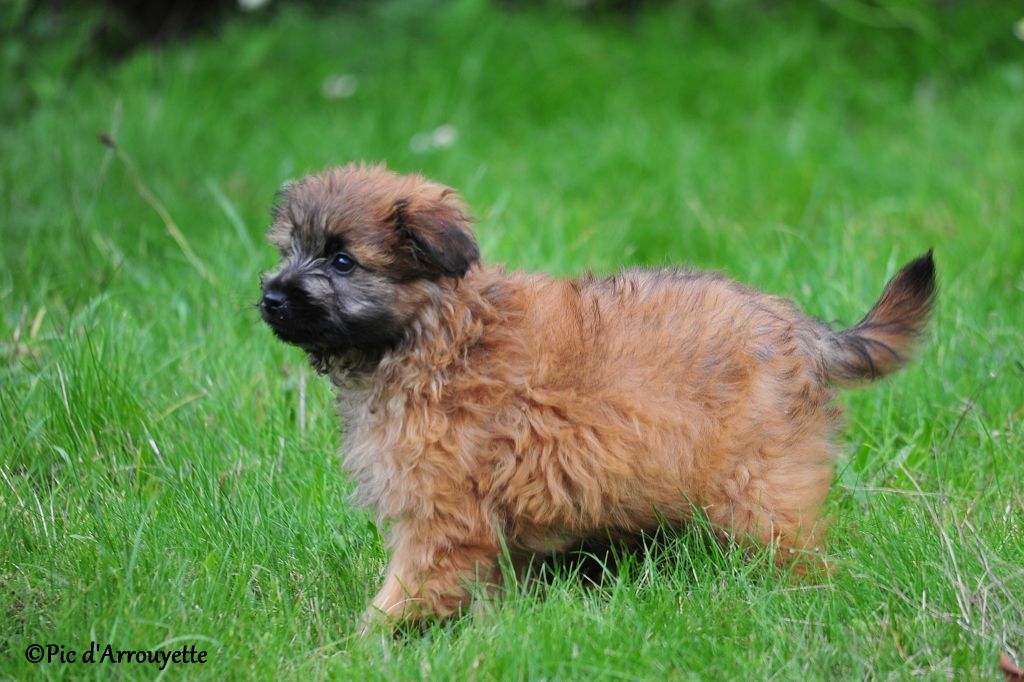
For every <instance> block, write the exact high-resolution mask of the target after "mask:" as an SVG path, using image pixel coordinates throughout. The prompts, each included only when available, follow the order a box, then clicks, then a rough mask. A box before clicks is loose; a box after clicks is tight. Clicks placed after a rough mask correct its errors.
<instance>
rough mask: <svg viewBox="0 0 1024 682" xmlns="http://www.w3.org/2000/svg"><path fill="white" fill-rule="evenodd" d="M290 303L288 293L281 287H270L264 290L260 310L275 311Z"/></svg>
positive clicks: (265, 311) (265, 312)
mask: <svg viewBox="0 0 1024 682" xmlns="http://www.w3.org/2000/svg"><path fill="white" fill-rule="evenodd" d="M286 305H288V295H287V294H285V293H284V292H283V291H281V290H279V289H268V290H265V291H264V292H263V298H262V299H261V300H260V310H262V311H263V312H264V314H267V313H275V312H278V311H279V310H281V309H282V308H284V307H285V306H286Z"/></svg>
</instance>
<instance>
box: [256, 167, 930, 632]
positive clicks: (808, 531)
mask: <svg viewBox="0 0 1024 682" xmlns="http://www.w3.org/2000/svg"><path fill="white" fill-rule="evenodd" d="M334 174H340V175H341V176H342V177H340V178H336V177H334ZM324 177H326V178H327V180H324V179H323V178H324ZM331 178H334V179H333V180H331ZM304 182H307V183H308V182H310V181H309V180H307V181H304ZM342 186H344V187H348V188H351V187H356V188H357V190H356V192H355V194H354V195H352V197H351V199H350V200H348V201H346V200H345V196H346V193H347V192H349V190H347V189H344V188H343V189H341V190H339V187H342ZM311 187H312V188H311ZM438 188H439V186H437V185H434V184H432V183H427V182H426V181H423V180H421V179H419V178H415V177H413V178H403V177H401V176H397V175H394V174H391V173H387V172H386V171H384V170H383V168H381V167H373V168H366V167H361V166H360V167H356V166H349V167H346V168H343V169H339V170H335V171H332V172H330V173H328V174H327V175H326V176H321V177H320V178H318V179H315V180H314V186H310V185H307V186H306V187H305V188H304V189H301V190H300V191H299V194H297V195H296V194H293V196H292V201H293V202H298V203H299V204H302V205H303V206H304V208H305V210H307V211H308V210H310V209H311V208H312V207H315V206H319V207H320V208H321V209H322V208H323V206H324V205H331V206H334V205H335V204H337V205H338V207H337V208H334V209H332V210H331V211H326V210H322V211H321V220H322V221H323V222H322V224H321V225H319V226H313V227H310V228H308V229H311V230H313V231H314V232H316V233H317V234H319V233H320V232H328V233H329V232H338V233H344V234H345V235H347V236H348V237H349V243H350V244H351V245H352V246H351V248H352V250H353V252H354V253H355V255H356V257H357V258H359V257H362V258H364V259H365V260H367V261H370V262H373V263H374V264H375V265H377V266H378V267H383V268H389V267H396V264H397V263H399V262H400V258H399V257H398V256H394V255H393V254H394V253H395V252H396V251H400V250H401V249H402V248H404V247H402V246H401V245H400V244H399V243H398V242H397V241H396V238H395V236H394V234H393V233H394V231H395V227H394V225H393V224H391V223H389V221H390V220H391V219H392V218H391V213H392V207H393V205H394V203H395V201H396V200H397V201H402V202H405V203H406V205H408V204H410V203H413V204H415V203H419V204H424V205H433V206H434V208H432V209H431V210H435V211H436V210H441V209H442V208H443V207H444V203H445V202H448V201H452V202H457V199H456V198H455V197H454V195H453V194H452V193H451V192H450V191H449V190H443V189H438ZM410 192H411V193H412V196H411V197H410V196H408V195H409V193H410ZM287 202H288V199H287V198H286V206H285V207H284V208H283V209H282V211H283V213H282V215H283V214H286V213H288V212H289V211H291V212H293V213H296V212H299V211H301V210H302V208H301V207H295V206H288V205H287ZM338 202H341V203H338ZM432 202H433V203H432ZM437 202H440V204H438V203H437ZM439 205H440V207H441V208H439ZM453 206H456V207H458V210H459V211H461V210H462V209H461V204H458V203H454V204H453ZM324 216H327V217H324ZM330 216H334V217H333V218H332V217H330ZM460 216H461V214H460ZM293 218H294V220H291V219H287V220H282V219H281V217H280V216H279V220H278V223H277V224H276V226H275V227H274V228H273V233H272V234H273V238H274V241H275V242H276V243H278V244H279V245H280V246H282V247H283V248H285V249H287V248H288V247H289V245H291V244H292V242H293V240H294V239H295V236H294V235H293V231H294V230H299V229H307V228H305V227H300V225H299V223H300V221H301V217H299V216H293ZM459 219H460V220H462V221H463V225H462V226H464V219H463V218H461V217H460V218H459ZM467 229H468V228H467ZM397 274H398V275H399V276H396V284H395V285H394V286H395V291H394V292H391V293H389V294H388V297H389V300H390V303H389V305H391V306H393V307H394V308H395V309H396V310H397V311H399V312H398V315H399V317H400V318H401V319H402V321H403V324H404V325H405V330H406V331H405V337H404V339H405V340H404V341H403V342H402V343H401V344H399V345H398V346H397V347H395V348H391V349H388V350H386V351H384V352H383V353H382V354H381V355H380V357H379V358H374V362H372V363H370V364H369V365H367V364H366V363H362V362H355V363H354V362H350V361H346V358H345V356H344V354H341V355H339V357H338V358H335V359H334V361H333V362H331V363H329V365H328V366H329V368H330V369H329V372H330V377H331V380H332V382H333V384H334V386H335V388H336V389H337V393H338V404H339V405H340V412H341V416H342V418H343V421H344V425H345V429H344V437H343V443H342V453H343V455H344V461H345V468H346V469H347V470H348V471H349V473H350V474H351V476H352V478H353V480H354V481H355V484H356V490H355V497H356V499H357V500H358V501H359V502H360V503H362V504H364V505H366V506H367V507H369V508H370V509H372V510H373V512H374V513H375V514H376V518H377V520H378V521H379V522H380V524H381V526H382V528H383V529H384V532H385V535H386V537H387V546H388V549H389V551H390V553H391V563H390V565H389V567H388V569H387V571H386V575H385V579H384V585H383V587H382V588H381V590H380V592H379V594H378V595H377V596H376V598H375V599H374V600H373V604H372V606H371V608H370V611H369V613H368V620H373V619H374V618H380V617H382V616H386V617H387V618H388V619H391V620H393V621H398V620H403V619H408V618H416V617H420V616H424V615H432V614H437V615H447V614H451V613H455V612H457V611H459V610H460V609H462V608H464V607H465V606H466V605H467V604H468V600H469V596H470V593H471V591H472V588H471V585H472V584H473V583H478V584H483V585H495V584H496V583H497V581H498V573H497V569H496V562H497V560H498V558H499V556H500V554H501V552H502V547H503V545H504V546H506V547H508V548H509V549H510V550H511V551H512V552H513V553H514V554H520V555H522V554H527V555H528V554H529V553H532V552H548V551H552V550H558V549H562V548H565V547H566V546H567V545H568V544H569V543H571V542H576V541H578V540H579V539H581V538H586V537H588V536H594V535H600V534H603V533H605V532H607V531H612V532H625V533H631V532H638V531H642V530H650V529H652V528H654V527H656V526H657V524H658V523H659V522H661V521H668V522H670V523H682V522H685V521H686V520H687V519H689V518H690V517H691V515H692V513H693V511H694V509H702V510H704V512H706V514H707V516H708V517H709V518H710V520H711V521H712V522H713V523H714V524H715V525H716V527H718V528H720V529H722V531H723V533H725V534H728V535H730V536H735V537H741V538H748V537H749V538H755V539H757V540H759V541H760V542H765V543H769V542H777V543H779V544H780V545H781V547H782V548H783V550H790V549H791V550H795V551H799V550H804V549H806V548H813V547H816V546H817V542H818V539H819V536H820V533H821V531H822V530H823V523H822V522H821V518H820V509H821V505H822V502H823V500H824V499H825V496H826V494H827V492H828V488H829V485H830V482H831V478H832V462H833V456H834V453H835V451H836V444H835V442H834V441H833V434H834V432H835V430H836V428H837V426H838V424H839V410H838V409H837V408H836V407H834V406H831V405H830V404H829V401H830V400H831V399H832V398H833V396H834V390H833V388H832V387H831V381H830V367H831V365H830V362H832V360H830V357H831V356H830V353H831V355H832V356H834V355H836V354H838V353H839V352H840V351H839V350H836V349H838V348H841V347H842V343H840V342H838V341H836V340H835V339H836V337H837V334H836V333H833V332H832V331H831V330H830V329H829V328H828V327H827V326H825V325H823V324H822V323H820V322H818V321H816V320H813V319H811V318H808V317H806V316H804V315H803V314H802V313H801V312H800V310H799V309H798V308H797V307H796V306H795V305H793V304H792V303H790V302H788V301H786V300H783V299H780V298H777V297H773V296H769V295H765V294H761V293H758V292H756V291H753V290H750V289H748V288H746V287H743V286H741V285H739V284H736V283H735V282H732V281H730V280H728V279H726V278H724V277H721V276H718V275H714V274H708V273H701V272H687V271H679V270H672V269H663V270H628V271H624V272H622V273H620V274H618V275H616V276H614V277H611V278H607V279H595V278H593V277H585V278H582V279H576V280H557V279H553V278H551V277H548V276H546V275H540V274H524V273H512V274H506V273H505V272H503V270H502V269H501V268H500V267H493V266H484V265H479V264H477V265H474V266H472V267H471V268H470V269H469V271H468V272H467V273H466V274H465V276H463V277H461V278H459V277H449V276H445V275H441V276H435V277H415V278H412V279H409V280H406V279H405V278H404V277H403V276H401V274H402V273H397ZM927 307H928V306H924V307H923V314H926V313H927ZM918 328H919V327H915V329H918ZM908 338H909V337H908ZM889 340H890V341H892V339H889ZM901 348H902V346H901ZM830 349H831V350H830Z"/></svg>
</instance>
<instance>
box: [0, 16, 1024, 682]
mask: <svg viewBox="0 0 1024 682" xmlns="http://www.w3.org/2000/svg"><path fill="white" fill-rule="evenodd" d="M832 4H833V5H834V7H835V8H837V9H835V8H826V7H815V8H810V9H808V8H806V7H805V8H804V9H805V11H803V12H798V11H797V9H796V8H795V7H793V6H790V5H786V4H780V5H777V6H775V7H774V9H765V7H767V5H764V6H747V5H744V4H736V3H732V4H729V5H726V6H725V9H722V10H720V11H711V10H708V9H707V8H706V6H705V10H704V11H703V12H698V11H696V10H691V9H685V8H684V9H673V8H667V9H659V10H654V11H652V12H650V13H648V14H645V15H643V16H641V17H640V18H638V19H637V20H636V21H633V22H621V21H612V20H609V19H606V18H605V19H600V18H599V19H597V20H583V19H581V18H579V17H575V18H574V17H566V16H561V15H558V14H555V13H553V12H549V11H544V10H536V9H534V10H524V11H519V12H509V13H500V12H498V11H497V10H494V9H489V8H487V7H484V6H480V5H478V4H477V3H475V2H460V3H455V4H452V5H447V6H445V8H444V9H443V10H437V9H435V8H434V6H433V5H431V4H429V3H424V2H419V3H401V4H386V5H383V6H380V7H378V8H376V9H374V10H372V11H368V12H367V13H365V14H363V15H356V14H345V13H342V14H335V15H331V16H329V17H328V18H312V17H309V16H305V15H303V14H302V13H300V12H294V11H283V12H281V13H280V14H279V16H277V17H276V19H275V20H273V21H253V20H249V21H235V22H234V23H232V24H230V25H228V26H227V27H226V29H225V30H224V31H223V33H222V35H220V36H219V37H218V38H216V39H214V38H200V39H196V40H195V41H193V42H190V43H188V44H181V45H177V46H173V47H171V48H168V49H166V50H161V51H153V50H143V51H140V52H138V53H137V54H136V55H134V56H133V57H131V58H130V59H128V60H127V61H125V62H123V63H120V64H117V65H103V64H102V63H100V62H92V63H91V64H90V65H87V66H86V67H85V69H84V71H82V72H81V73H80V74H79V76H78V77H77V78H76V79H75V81H74V82H73V83H72V84H71V85H70V86H69V87H68V90H67V92H66V94H65V95H64V96H63V97H61V98H57V99H53V100H52V101H46V102H43V103H42V104H40V105H39V106H37V107H35V108H34V109H32V110H25V111H22V112H21V113H20V114H19V115H18V116H17V117H16V118H14V119H13V120H11V121H9V122H8V124H7V125H5V127H4V128H3V130H2V132H0V190H2V194H0V231H2V232H0V239H2V241H0V243H2V244H3V247H2V249H0V478H2V480H0V519H2V524H0V609H2V615H3V618H2V624H0V643H2V646H0V675H2V676H5V677H7V676H9V677H11V678H23V677H47V678H57V677H63V676H76V677H93V676H96V677H100V676H107V675H109V674H110V673H113V674H115V675H117V676H119V677H128V678H152V677H155V676H157V675H158V674H159V671H158V670H157V668H155V667H154V666H146V665H142V666H140V665H137V664H133V665H130V666H129V665H121V666H109V665H108V666H106V667H102V666H98V665H97V666H92V667H89V666H85V665H83V664H81V663H63V664H62V663H60V662H58V661H54V662H51V663H41V664H35V665H33V664H30V663H28V662H26V660H25V656H24V651H25V647H26V646H28V644H30V643H33V642H39V643H44V644H45V643H57V644H62V645H64V646H65V647H67V648H70V649H82V648H84V647H87V646H88V643H89V641H91V640H95V641H97V642H99V643H100V644H101V645H103V644H105V643H108V642H109V643H111V644H113V645H114V647H115V648H121V649H129V648H134V649H140V648H141V649H153V648H161V647H168V648H170V647H173V646H181V645H182V644H191V643H194V644H196V645H197V647H198V648H199V649H206V650H207V651H208V662H207V663H206V664H203V665H193V666H174V665H172V666H170V668H169V670H168V672H167V674H168V675H169V676H182V675H184V676H188V677H193V676H196V677H207V678H213V679H231V678H247V677H257V678H266V679H278V678H302V679H308V678H324V677H338V678H357V679H362V678H368V679H373V678H437V679H445V678H457V679H462V678H469V679H526V678H529V679H535V678H536V679H540V678H546V679H568V678H584V677H586V678H598V679H642V678H655V679H660V678H666V677H671V678H683V679H687V678H711V679H743V678H775V679H809V678H810V679H815V678H816V679H835V678H844V679H852V678H903V677H910V676H921V677H925V678H948V677H960V678H979V677H980V678H989V679H992V678H994V677H995V676H996V675H997V674H998V673H996V671H995V665H996V661H997V657H998V652H999V651H1000V650H1007V651H1009V652H1011V654H1013V655H1015V656H1017V657H1018V660H1019V657H1021V656H1022V655H1024V607H1022V601H1021V595H1022V594H1024V571H1022V569H1021V566H1022V565H1024V493H1022V484H1021V481H1022V480H1024V476H1022V474H1024V458H1022V425H1021V423H1022V417H1024V337H1022V330H1024V303H1022V301H1024V193H1022V192H1021V187H1024V155H1022V154H1021V150H1022V149H1024V126H1022V123H1021V122H1022V121H1024V63H1022V62H1021V57H1022V52H1024V44H1022V43H1020V42H1019V41H1016V40H1015V39H1014V38H1013V33H1012V31H1011V23H1012V21H1014V20H1015V19H1017V17H1016V16H1013V15H1012V14H1010V15H1008V14H1007V12H1006V10H1005V8H1001V6H984V5H981V6H979V4H976V3H957V4H954V5H951V6H950V7H947V8H946V9H942V10H934V11H932V10H930V9H928V7H930V6H928V5H921V6H918V5H913V4H911V5H908V6H911V7H915V6H917V7H924V8H925V9H921V10H920V12H919V13H917V14H913V13H911V15H909V16H911V18H912V19H913V21H907V22H904V25H903V26H895V27H892V28H877V27H872V26H869V25H865V24H862V23H858V22H857V21H856V20H855V19H857V18H863V17H861V15H860V14H858V13H857V12H855V11H853V10H857V8H858V7H860V6H859V5H853V4H852V3H851V4H845V3H832ZM851 12H852V14H851ZM851 16H852V18H851ZM871 16H874V15H871ZM893 16H904V15H902V14H899V15H895V14H894V15H893ZM869 18H870V17H869ZM876 23H877V22H876ZM897 23H899V22H897ZM336 74H352V75H354V76H355V77H356V78H357V88H356V91H355V93H354V94H353V95H352V96H351V97H348V98H341V99H329V98H326V97H325V96H324V95H323V94H322V92H321V90H322V84H323V82H324V81H325V79H327V78H329V77H331V76H332V75H336ZM441 125H451V126H453V127H454V129H455V131H456V132H457V139H456V140H455V142H454V144H453V145H451V146H450V147H448V148H443V149H433V150H427V151H426V152H424V153H416V152H414V151H413V150H412V149H411V147H410V140H411V139H412V138H413V137H414V136H415V135H417V134H419V133H424V132H429V131H432V130H435V129H436V128H437V127H438V126H441ZM99 131H108V132H109V133H110V134H111V135H113V136H115V137H116V139H117V140H118V143H119V145H120V149H121V150H122V156H121V157H118V156H116V155H115V154H114V153H113V152H112V151H111V150H109V149H107V148H105V147H104V146H102V145H101V144H100V143H99V142H98V141H97V139H96V135H97V133H98V132H99ZM350 159H379V160H387V161H388V163H389V164H390V166H392V167H393V168H396V169H399V170H402V171H412V170H420V171H423V172H425V173H426V174H428V175H430V176H432V177H435V178H437V179H440V180H442V181H444V182H446V183H448V184H451V185H453V186H455V187H458V188H460V189H461V190H462V191H463V193H464V195H465V196H466V198H467V199H468V201H469V203H470V205H471V206H473V207H474V210H475V212H476V215H477V217H478V224H477V229H478V233H479V236H480V240H481V243H482V247H483V252H484V254H485V257H486V258H487V259H489V260H492V261H503V262H507V263H508V264H509V265H510V266H511V267H514V268H527V269H531V270H533V269H536V270H541V269H542V270H548V271H552V272H555V273H563V274H565V273H577V272H581V271H583V270H586V269H588V268H589V269H593V270H595V271H598V272H610V271H614V270H615V269H616V268H618V267H619V266H620V265H622V264H629V265H636V264H663V263H689V264H693V265H696V266H699V267H702V268H708V269H719V270H722V271H724V272H726V273H728V274H729V275H731V276H734V277H736V278H738V279H741V280H742V281H744V282H747V283H749V284H751V285H754V286H757V287H759V288H762V289H765V290H768V291H771V292H775V293H778V294H782V295H787V296H792V297H794V298H796V299H797V300H798V301H800V302H801V303H802V304H803V305H804V306H805V309H806V310H808V312H810V313H812V314H815V315H817V316H819V317H822V318H825V319H830V320H842V321H844V322H847V323H849V322H853V321H854V320H855V319H857V318H858V317H859V316H860V315H861V314H863V313H864V312H865V311H866V310H867V308H868V306H869V305H870V304H871V303H872V302H873V301H874V299H875V297H876V296H877V295H878V293H879V292H880V290H881V286H882V284H883V283H884V281H885V279H886V277H887V276H889V275H891V274H892V273H893V272H894V271H895V270H896V268H897V267H898V266H899V265H900V264H902V263H903V262H904V261H906V260H909V259H910V258H911V257H913V256H915V255H917V254H919V253H921V252H923V251H925V250H926V249H927V248H928V247H931V246H934V247H935V253H936V259H937V262H938V266H939V270H940V277H941V287H942V290H941V294H940V300H939V310H938V313H937V316H936V319H935V321H934V325H933V328H934V331H933V334H932V339H931V341H930V344H929V346H928V347H927V349H926V350H925V351H924V352H923V353H922V355H921V357H920V359H919V361H918V362H917V363H916V364H915V365H913V366H912V367H911V368H909V369H908V370H906V371H905V372H904V373H902V374H901V375H899V376H898V377H895V378H893V379H891V380H889V381H887V382H885V383H884V384H882V385H880V386H877V387H874V388H872V389H870V390H867V391H862V392H856V393H849V394H844V397H843V399H842V400H843V402H844V403H845V404H846V405H847V407H848V416H849V427H848V429H847V430H846V432H845V434H844V436H843V437H844V440H845V441H846V442H847V443H848V455H847V456H845V457H844V458H843V459H842V461H841V462H840V463H839V466H838V473H837V481H836V486H835V488H834V491H833V493H832V495H831V497H830V500H829V511H830V513H831V514H832V515H833V516H834V518H835V523H834V525H833V529H832V532H831V535H830V545H829V551H830V554H831V555H832V556H834V558H835V560H836V561H837V562H838V563H839V564H840V570H838V571H837V572H836V574H835V575H834V576H833V577H831V578H829V579H826V580H821V581H803V582H801V581H793V580H791V579H788V578H787V577H786V576H783V575H779V574H778V573H777V572H774V571H772V570H770V569H768V568H766V565H765V564H766V562H765V561H764V559H765V557H763V556H760V557H756V558H755V559H754V560H752V561H748V560H746V559H745V558H744V557H743V556H742V554H741V553H740V552H739V551H737V550H736V549H734V548H728V547H726V548H723V547H721V546H719V545H717V544H716V543H714V542H710V541H709V540H708V534H707V532H706V530H705V529H702V528H701V527H700V525H699V524H697V525H695V526H694V527H691V528H688V529H683V530H682V531H679V532H676V533H670V534H668V536H667V538H665V540H664V541H663V542H661V543H658V544H657V545H656V546H653V547H652V548H650V549H649V550H647V551H639V552H634V553H629V554H626V555H624V556H621V557H619V559H620V561H619V564H620V570H619V573H618V574H617V575H616V576H614V577H609V578H608V579H607V580H605V581H604V582H603V583H602V584H601V585H599V586H597V587H592V586H588V583H587V582H586V581H584V580H582V579H580V578H579V576H577V575H575V574H574V570H573V568H572V566H571V565H570V566H569V567H568V568H566V569H565V570H563V571H561V572H560V573H559V574H558V575H557V576H556V577H555V578H554V579H553V580H552V581H551V583H550V584H549V585H547V586H546V587H543V588H540V587H531V586H518V587H515V588H514V589H512V590H511V591H510V593H509V594H508V595H507V597H506V598H505V599H504V600H503V601H501V602H500V603H499V604H498V605H497V606H496V607H495V608H494V609H493V611H492V612H491V613H490V614H489V615H487V616H485V617H480V618H465V619H462V620H461V621H458V622H455V623H450V624H444V625H435V626H433V627H431V628H429V629H428V630H427V632H425V633H424V634H423V635H422V636H408V637H405V638H402V639H399V640H398V641H395V642H391V641H382V640H378V639H370V640H365V641H364V640H360V639H358V637H357V636H356V635H355V622H356V620H357V618H358V615H359V613H360V612H361V610H362V609H363V607H364V605H365V604H366V602H367V601H368V599H369V598H370V596H371V595H372V591H373V589H374V588H375V587H376V585H375V583H376V582H377V581H378V580H379V576H380V573H381V571H382V569H383V562H384V558H385V557H384V553H383V549H382V547H381V542H380V538H379V535H378V533H377V531H376V529H375V528H374V527H373V526H372V524H371V523H370V521H369V516H368V515H367V514H366V513H365V512H363V511H361V510H358V509H355V508H353V507H352V505H351V504H350V503H349V501H348V500H347V498H346V495H347V493H348V491H349V484H348V483H347V481H346V479H345V477H344V475H342V474H340V473H339V470H338V466H337V460H336V458H335V457H333V456H332V453H333V451H334V449H335V447H336V443H337V433H336V428H337V426H336V423H335V419H334V417H333V414H332V408H331V396H330V392H329V390H328V388H327V387H326V386H325V385H324V384H323V382H322V381H320V380H318V379H316V378H315V377H314V376H313V375H312V374H311V372H310V371H309V370H308V368H307V367H306V365H305V361H304V359H303V357H302V356H301V353H299V352H298V351H296V350H294V349H291V348H287V347H285V346H284V345H282V344H280V343H278V342H276V341H275V340H274V339H273V338H272V336H271V334H270V333H269V332H268V331H267V330H266V329H265V328H264V327H263V325H262V324H261V323H260V321H259V319H258V316H257V314H256V311H255V309H254V307H253V305H252V304H253V303H254V302H255V300H256V298H257V281H258V279H257V278H258V275H259V273H260V272H261V271H262V270H264V269H267V268H269V267H271V266H272V265H273V263H274V261H275V255H274V253H273V251H272V249H271V248H270V247H269V246H268V245H266V244H265V243H264V241H263V239H262V233H263V231H264V229H265V226H266V225H267V222H268V208H269V206H270V204H271V202H272V200H273V194H274V192H275V190H276V189H277V188H278V187H279V186H280V184H281V183H282V182H283V181H284V180H285V179H286V178H288V177H290V176H296V175H300V174H302V173H305V172H307V171H311V170H315V169H318V168H321V167H323V166H325V165H329V164H334V163H339V162H343V161H346V160H350Z"/></svg>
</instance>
